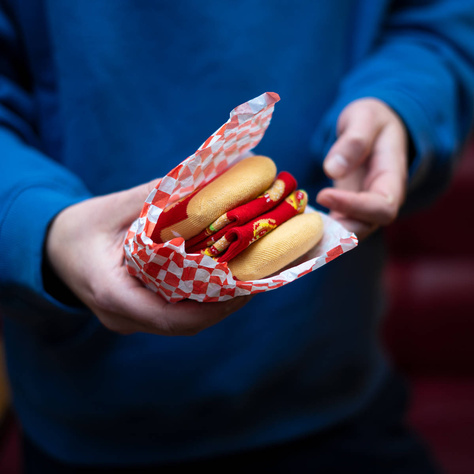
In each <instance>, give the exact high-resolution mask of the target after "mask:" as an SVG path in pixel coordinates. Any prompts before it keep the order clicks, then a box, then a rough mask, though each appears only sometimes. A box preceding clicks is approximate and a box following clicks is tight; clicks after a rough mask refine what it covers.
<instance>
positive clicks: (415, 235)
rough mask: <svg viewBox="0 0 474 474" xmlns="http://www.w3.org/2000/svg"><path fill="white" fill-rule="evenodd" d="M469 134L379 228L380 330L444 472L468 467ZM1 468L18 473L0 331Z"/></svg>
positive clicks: (473, 182) (473, 342)
mask: <svg viewBox="0 0 474 474" xmlns="http://www.w3.org/2000/svg"><path fill="white" fill-rule="evenodd" d="M473 207H474V140H471V144H470V145H469V146H468V147H467V149H466V151H465V153H464V154H463V156H462V159H461V161H460V163H459V166H458V168H457V169H456V173H455V176H454V179H453V182H452V184H451V186H450V188H449V189H448V190H447V192H446V193H445V194H444V195H443V196H442V198H441V199H440V200H439V201H437V203H436V204H435V205H434V206H432V207H431V208H430V209H429V210H428V211H425V212H422V213H417V214H416V215H414V216H411V217H405V218H401V219H399V220H398V221H397V222H396V223H395V224H394V225H392V226H390V227H389V228H387V229H386V235H387V241H388V244H389V250H390V260H389V265H388V267H387V271H386V275H385V283H386V285H387V289H388V294H389V301H388V314H387V317H386V319H385V321H384V324H383V326H382V328H381V330H382V337H383V340H384V342H385V344H386V347H387V351H388V353H389V356H390V358H391V359H392V361H393V364H394V365H395V367H396V369H397V370H398V371H399V372H400V373H401V374H402V375H403V376H404V377H405V378H406V379H407V380H408V382H409V384H410V387H411V392H412V393H411V395H412V399H411V406H410V410H409V413H408V421H409V423H410V424H411V425H412V426H413V428H414V429H415V430H417V431H418V432H419V433H420V434H421V436H422V437H423V438H424V439H425V440H426V443H427V444H428V445H429V447H430V448H431V450H432V451H433V453H434V455H435V456H436V458H437V459H438V461H439V463H440V464H441V466H442V467H443V468H444V470H445V472H446V473H447V474H472V473H474V212H473ZM0 473H1V474H19V473H20V446H19V427H18V424H17V421H16V419H15V415H14V413H13V411H12V409H11V404H10V398H9V395H8V383H7V379H6V375H5V370H4V361H3V344H2V343H1V331H0Z"/></svg>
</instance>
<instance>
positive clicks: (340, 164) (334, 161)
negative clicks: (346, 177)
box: [324, 153, 349, 178]
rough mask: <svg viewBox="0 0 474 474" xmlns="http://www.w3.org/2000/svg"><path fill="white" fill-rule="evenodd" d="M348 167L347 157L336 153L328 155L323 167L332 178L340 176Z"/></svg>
mask: <svg viewBox="0 0 474 474" xmlns="http://www.w3.org/2000/svg"><path fill="white" fill-rule="evenodd" d="M348 167H349V162H348V161H347V159H346V158H344V157H343V156H342V155H339V154H338V153H337V154H335V155H332V156H330V157H329V158H328V159H327V160H326V162H325V163H324V169H325V170H326V173H327V174H328V175H329V176H331V177H333V178H338V177H340V176H342V175H343V174H344V173H345V172H346V170H347V168H348Z"/></svg>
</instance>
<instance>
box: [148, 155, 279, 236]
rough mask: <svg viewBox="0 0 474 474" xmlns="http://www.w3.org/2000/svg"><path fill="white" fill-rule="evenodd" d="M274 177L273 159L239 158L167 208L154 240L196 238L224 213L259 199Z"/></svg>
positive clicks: (162, 215) (160, 218) (161, 217)
mask: <svg viewBox="0 0 474 474" xmlns="http://www.w3.org/2000/svg"><path fill="white" fill-rule="evenodd" d="M242 176H245V179H242ZM275 176H276V166H275V164H274V163H273V161H272V160H271V159H270V158H267V157H265V156H251V157H249V158H246V159H244V160H242V161H239V162H238V163H237V164H236V165H234V166H232V168H230V169H229V170H228V171H226V172H225V173H222V174H221V175H220V176H218V177H217V178H216V179H214V180H212V181H211V182H210V183H209V184H207V185H206V186H204V187H203V188H201V189H199V190H196V191H195V192H193V193H192V194H191V195H190V196H187V197H186V198H184V199H182V200H180V201H178V202H177V203H174V204H172V205H171V206H169V207H168V208H167V209H165V210H164V211H163V213H162V214H161V215H160V217H159V219H158V224H157V226H156V230H155V231H154V232H153V235H152V239H153V241H155V242H157V243H160V242H166V241H168V240H171V239H172V238H174V237H183V238H184V240H188V239H189V238H191V237H194V236H195V235H196V234H198V233H199V232H201V231H202V230H203V229H204V228H206V227H207V226H208V225H209V224H210V223H211V222H213V221H214V220H216V219H217V218H218V217H219V216H221V215H222V214H224V213H225V212H227V211H229V210H230V209H232V208H233V207H236V206H239V205H241V204H243V203H245V202H247V201H250V200H251V199H254V198H256V197H257V196H258V195H259V194H260V193H262V192H263V191H265V189H267V188H268V187H269V186H270V185H271V184H272V182H273V180H274V179H275ZM230 190H232V192H229V191H230Z"/></svg>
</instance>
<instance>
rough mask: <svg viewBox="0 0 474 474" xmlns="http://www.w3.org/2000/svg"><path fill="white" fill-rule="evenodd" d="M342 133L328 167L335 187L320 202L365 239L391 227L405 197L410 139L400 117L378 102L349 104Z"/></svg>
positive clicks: (321, 195) (341, 123)
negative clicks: (378, 230)
mask: <svg viewBox="0 0 474 474" xmlns="http://www.w3.org/2000/svg"><path fill="white" fill-rule="evenodd" d="M337 134H338V138H337V140H336V142H335V143H334V145H333V146H332V147H331V149H330V150H329V152H328V154H327V156H326V158H325V160H324V163H323V168H324V171H325V173H326V174H327V175H328V176H329V177H330V178H332V179H333V180H334V187H332V188H325V189H322V190H321V191H320V192H319V194H318V196H317V197H316V201H317V202H318V203H319V204H321V205H322V206H324V207H327V208H328V209H329V210H330V215H331V216H332V217H334V218H335V219H337V220H338V221H339V222H341V224H343V225H344V227H346V228H347V229H348V230H350V231H352V232H354V233H355V234H356V235H357V236H358V238H359V239H363V238H365V237H367V236H368V235H369V234H371V233H372V232H373V231H375V230H376V229H377V228H378V227H380V226H384V225H387V224H389V223H391V222H392V221H393V220H394V219H395V218H396V216H397V214H398V211H399V209H400V206H401V205H402V203H403V201H404V199H405V194H406V181H407V174H408V135H407V131H406V129H405V126H404V124H403V122H402V120H401V119H400V117H399V116H398V115H397V114H396V113H395V112H394V111H393V110H392V109H391V108H390V107H389V106H388V105H386V104H385V103H384V102H382V101H380V100H378V99H373V98H364V99H359V100H356V101H354V102H352V103H350V104H349V105H348V106H347V107H346V108H345V109H344V110H343V111H342V112H341V114H340V116H339V119H338V122H337Z"/></svg>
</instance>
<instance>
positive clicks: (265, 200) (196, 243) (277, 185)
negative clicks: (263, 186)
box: [186, 171, 297, 253]
mask: <svg viewBox="0 0 474 474" xmlns="http://www.w3.org/2000/svg"><path fill="white" fill-rule="evenodd" d="M296 186H297V182H296V179H295V178H294V177H293V176H292V175H291V174H290V173H288V172H287V171H281V172H280V173H278V176H277V177H276V179H275V181H274V182H273V183H272V185H271V187H270V188H269V189H267V190H266V191H265V192H264V193H263V194H261V195H260V196H258V197H257V198H256V199H253V200H252V201H250V202H248V203H246V204H243V205H242V206H238V207H236V208H234V209H232V210H230V211H228V212H226V213H225V214H223V215H222V216H220V217H219V218H218V219H216V220H215V221H214V222H213V223H212V224H210V225H209V226H207V227H206V228H205V229H204V230H203V231H202V232H200V233H199V234H198V235H196V236H195V237H193V238H192V239H189V240H188V241H187V242H186V251H187V252H188V253H196V252H200V251H201V250H205V249H206V248H207V247H210V246H211V245H212V244H214V243H215V242H217V241H218V240H219V239H221V238H222V237H223V236H224V235H225V234H226V233H227V232H229V230H230V229H232V228H234V227H238V226H242V225H243V224H246V223H247V222H249V221H250V220H252V219H255V218H256V217H258V216H260V215H262V214H264V213H265V212H267V211H269V210H270V209H273V208H274V207H275V206H277V205H278V204H280V203H281V202H283V200H284V199H285V198H286V197H287V196H288V195H289V194H290V193H291V192H293V191H294V190H295V189H296Z"/></svg>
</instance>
